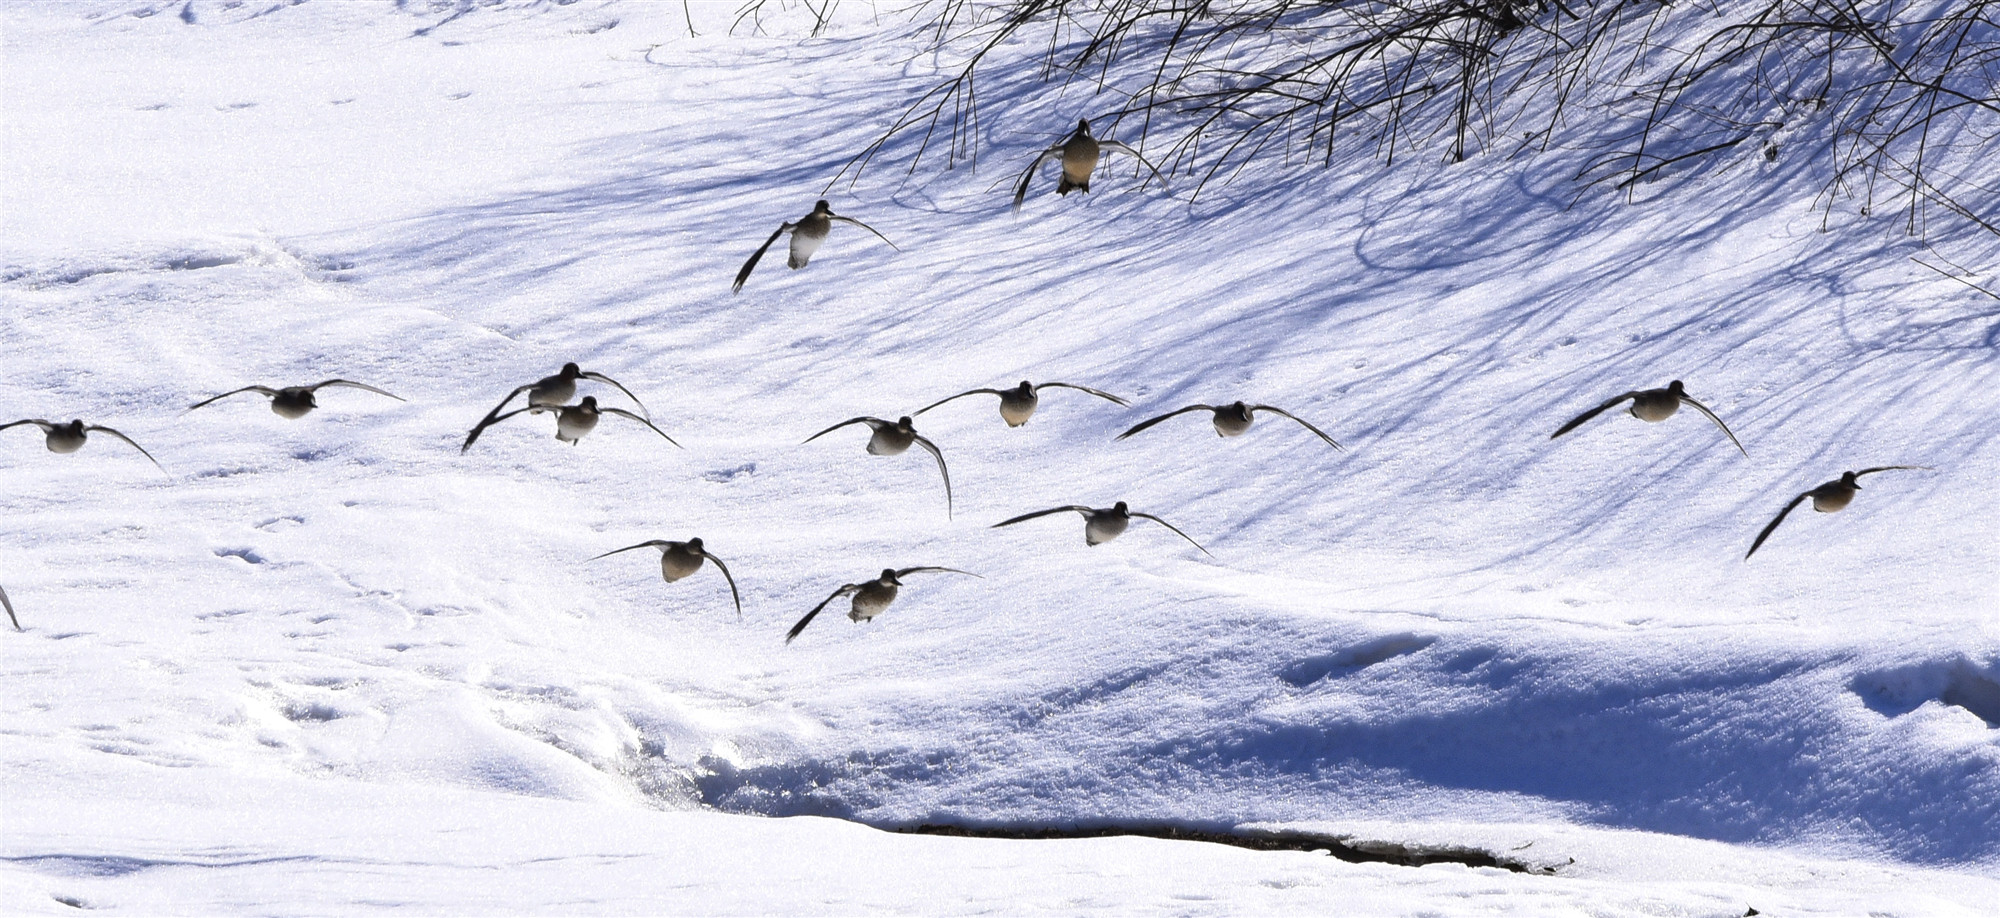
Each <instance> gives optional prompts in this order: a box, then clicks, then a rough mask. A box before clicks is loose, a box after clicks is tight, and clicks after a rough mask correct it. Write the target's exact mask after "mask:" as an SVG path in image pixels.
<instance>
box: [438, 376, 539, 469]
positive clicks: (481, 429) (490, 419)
mask: <svg viewBox="0 0 2000 918" xmlns="http://www.w3.org/2000/svg"><path fill="white" fill-rule="evenodd" d="M521 388H523V389H526V388H529V387H527V386H522V387H521ZM516 391H519V390H516ZM508 398H513V396H511V395H510V396H508ZM502 404H505V402H502ZM561 410H562V406H560V405H529V406H528V407H526V408H516V409H514V410H513V411H509V412H507V413H505V414H489V415H487V416H486V417H485V418H484V419H482V420H481V421H480V422H479V425H478V426H476V427H474V428H472V432H471V433H469V434H466V435H465V442H464V443H461V444H459V447H458V454H459V455H461V456H463V455H465V451H466V450H468V449H471V448H472V443H473V441H474V440H477V439H479V435H480V434H482V433H485V432H486V428H488V427H492V426H493V425H495V424H498V423H500V422H501V421H504V420H507V419H508V418H511V417H513V416H514V415H517V414H541V413H542V412H544V411H561Z"/></svg>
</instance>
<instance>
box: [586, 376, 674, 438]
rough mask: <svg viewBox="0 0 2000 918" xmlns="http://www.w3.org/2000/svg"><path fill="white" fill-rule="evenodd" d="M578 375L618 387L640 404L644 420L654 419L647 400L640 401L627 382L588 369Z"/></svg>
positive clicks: (636, 403)
mask: <svg viewBox="0 0 2000 918" xmlns="http://www.w3.org/2000/svg"><path fill="white" fill-rule="evenodd" d="M576 375H578V376H581V377H583V378H584V379H594V380H597V381H598V382H601V383H604V384H605V385H608V386H612V387H614V388H616V389H617V390H618V391H620V392H623V393H625V397H626V398H629V399H631V400H632V404H634V405H638V406H639V413H640V414H643V415H645V418H644V420H646V421H647V422H648V423H651V421H652V418H653V413H652V412H650V411H647V410H646V403H645V402H642V401H639V397H638V396H636V395H633V394H632V390H630V389H627V388H625V384H624V383H621V382H619V381H618V380H615V379H612V378H611V377H609V376H606V375H604V374H603V373H591V372H587V371H586V372H582V373H578V374H576ZM606 410H609V409H606ZM661 436H665V434H662V435H661ZM674 445H675V446H679V445H680V444H678V443H676V444H674Z"/></svg>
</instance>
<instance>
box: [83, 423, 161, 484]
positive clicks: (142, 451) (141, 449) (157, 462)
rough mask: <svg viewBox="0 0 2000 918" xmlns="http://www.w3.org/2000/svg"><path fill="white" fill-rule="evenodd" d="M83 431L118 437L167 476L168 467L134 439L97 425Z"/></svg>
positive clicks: (87, 427)
mask: <svg viewBox="0 0 2000 918" xmlns="http://www.w3.org/2000/svg"><path fill="white" fill-rule="evenodd" d="M83 429H84V432H85V433H88V432H90V431H93V430H101V431H104V432H105V433H108V434H110V435H112V436H114V437H117V438H118V439H120V440H123V441H125V442H126V443H128V444H130V445H131V447H132V448H133V449H136V450H138V451H139V455H141V456H144V457H146V461H147V462H151V463H152V464H153V468H156V469H159V470H160V473H161V474H166V472H167V467H166V466H164V465H161V464H160V460H158V459H155V458H153V454H152V453H149V452H146V448H145V447H143V446H140V445H139V444H138V443H136V442H134V441H133V440H132V438H131V437H128V436H126V435H124V434H122V433H119V432H118V431H115V430H112V429H111V428H109V427H101V426H98V425H96V424H90V425H87V426H85V427H84V428H83Z"/></svg>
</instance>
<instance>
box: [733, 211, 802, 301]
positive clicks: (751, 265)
mask: <svg viewBox="0 0 2000 918" xmlns="http://www.w3.org/2000/svg"><path fill="white" fill-rule="evenodd" d="M797 226H798V224H796V223H781V224H778V228H777V229H775V230H772V231H771V238H769V239H766V240H764V244H763V245H760V246H758V247H757V251H755V252H752V253H750V260H749V261H746V262H744V263H743V270H741V271H738V272H736V283H733V284H730V285H729V292H730V293H742V292H743V282H744V281H747V280H749V279H750V272H751V271H754V270H756V269H757V261H758V259H761V258H763V257H764V252H765V251H767V250H769V249H770V248H771V243H773V242H777V241H778V237H779V236H783V235H784V234H785V231H786V230H789V229H793V228H796V227H797Z"/></svg>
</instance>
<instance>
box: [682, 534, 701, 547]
mask: <svg viewBox="0 0 2000 918" xmlns="http://www.w3.org/2000/svg"><path fill="white" fill-rule="evenodd" d="M684 544H686V545H687V547H688V551H700V550H701V536H695V537H694V538H692V539H689V540H687V542H686V543H684Z"/></svg>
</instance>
